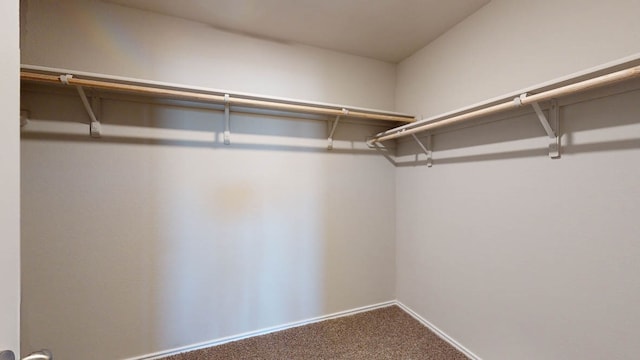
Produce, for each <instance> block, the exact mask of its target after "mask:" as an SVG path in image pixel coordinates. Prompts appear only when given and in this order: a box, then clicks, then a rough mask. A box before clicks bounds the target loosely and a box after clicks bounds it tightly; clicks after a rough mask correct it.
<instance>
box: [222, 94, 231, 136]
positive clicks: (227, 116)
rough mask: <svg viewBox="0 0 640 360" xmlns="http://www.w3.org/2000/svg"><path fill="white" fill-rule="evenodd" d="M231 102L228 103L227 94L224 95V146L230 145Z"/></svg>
mask: <svg viewBox="0 0 640 360" xmlns="http://www.w3.org/2000/svg"><path fill="white" fill-rule="evenodd" d="M230 107H231V102H230V101H229V94H224V144H225V145H230V144H231V114H230V110H231V109H230Z"/></svg>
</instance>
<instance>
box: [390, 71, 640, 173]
mask: <svg viewBox="0 0 640 360" xmlns="http://www.w3.org/2000/svg"><path fill="white" fill-rule="evenodd" d="M639 102H640V81H632V82H628V83H625V84H619V85H616V86H612V87H608V88H605V89H599V90H596V91H590V92H588V93H584V94H579V95H574V96H572V97H567V98H564V99H561V100H560V101H559V106H560V132H559V133H560V135H561V150H560V154H561V156H571V155H579V154H581V153H589V152H601V151H618V150H630V149H638V148H640V129H639V127H638V124H639V123H640V115H638V110H637V104H638V103H639ZM541 105H542V107H543V109H548V106H549V105H548V104H547V103H543V104H541ZM545 112H546V113H548V112H547V111H545ZM427 136H428V135H425V134H420V135H419V138H420V140H421V141H422V142H423V143H426V142H427V141H426V140H427ZM431 144H432V147H433V149H431V150H433V155H432V156H433V164H434V166H435V165H446V164H457V163H468V162H478V161H495V160H507V159H517V158H531V157H548V156H549V150H548V145H549V138H548V137H547V136H546V134H545V132H544V130H543V128H542V126H541V124H540V122H539V120H538V118H537V116H536V115H535V113H534V112H533V109H532V108H530V107H528V108H524V109H518V110H514V111H511V112H508V113H505V114H498V115H494V116H490V117H486V118H482V119H478V120H476V121H472V122H470V123H467V124H463V125H458V126H456V127H450V128H443V129H442V130H436V132H434V133H433V134H432V139H431ZM390 161H392V162H393V163H394V165H395V166H398V167H411V166H425V165H427V163H428V162H427V160H426V156H425V155H424V154H423V152H422V150H421V149H420V148H419V147H418V145H417V144H416V143H415V142H414V140H413V139H412V138H411V137H406V138H402V139H401V140H400V141H399V142H398V147H397V152H396V158H395V159H391V160H390Z"/></svg>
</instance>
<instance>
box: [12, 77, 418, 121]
mask: <svg viewBox="0 0 640 360" xmlns="http://www.w3.org/2000/svg"><path fill="white" fill-rule="evenodd" d="M20 78H21V80H22V81H28V82H38V83H49V84H65V85H72V86H75V87H78V88H90V89H98V90H105V91H114V92H123V93H130V94H139V95H147V96H154V97H159V98H168V99H179V100H188V101H196V102H207V103H217V104H225V105H227V106H229V105H231V106H238V107H249V108H259V109H265V110H276V111H286V112H295V113H303V114H316V115H329V116H336V117H349V118H360V119H367V120H381V121H391V122H401V123H411V122H414V121H416V118H415V116H413V115H408V114H402V113H397V112H388V111H382V110H372V109H364V108H358V107H351V106H342V105H335V104H323V103H316V102H309V101H299V100H294V99H283V98H276V97H267V96H259V95H249V94H242V93H234V92H228V91H222V90H213V89H206V88H197V87H188V86H182V85H176V84H165V83H159V82H152V81H146V80H140V79H131V78H119V77H112V76H106V75H99V74H90V73H81V72H74V71H67V70H62V69H52V68H44V67H38V66H30V65H22V68H21V72H20Z"/></svg>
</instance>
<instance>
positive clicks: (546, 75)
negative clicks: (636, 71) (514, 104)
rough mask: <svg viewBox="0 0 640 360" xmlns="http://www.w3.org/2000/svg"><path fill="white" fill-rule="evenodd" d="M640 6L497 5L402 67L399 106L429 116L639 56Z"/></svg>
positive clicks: (620, 0) (574, 2)
mask: <svg viewBox="0 0 640 360" xmlns="http://www.w3.org/2000/svg"><path fill="white" fill-rule="evenodd" d="M638 8H640V1H638V0H616V1H609V2H602V1H594V0H590V1H584V0H562V1H555V2H553V4H551V3H547V2H542V1H524V0H516V1H504V0H493V1H491V2H490V3H489V4H487V5H485V6H484V7H483V8H481V9H480V10H479V11H478V12H476V13H475V14H473V15H472V16H470V17H469V18H467V19H466V20H465V21H463V22H462V23H460V24H458V25H457V26H455V27H454V28H452V29H451V30H449V31H448V32H447V33H445V34H443V35H442V36H441V37H440V38H438V39H437V40H436V41H434V42H433V43H431V44H430V45H428V46H426V47H425V48H423V49H422V50H420V51H418V52H417V53H416V54H414V55H413V56H411V57H410V58H408V59H406V60H404V61H402V62H401V63H400V64H399V65H398V83H397V90H396V97H397V102H396V107H397V109H399V110H402V111H408V112H410V113H415V114H422V115H423V117H425V118H426V117H429V116H433V115H437V114H441V113H443V112H447V111H452V110H456V109H458V108H461V107H464V106H468V105H471V104H474V103H477V102H480V101H483V100H487V99H490V98H493V97H496V96H500V95H503V94H506V93H510V92H512V91H516V90H518V89H522V88H526V87H529V86H532V85H536V84H539V83H542V82H545V81H548V80H551V79H555V78H558V77H562V76H565V75H568V74H571V73H574V72H577V71H580V70H584V69H588V68H591V67H594V66H597V65H600V64H603V63H606V62H609V61H612V60H616V59H620V58H623V57H626V56H629V55H632V54H636V53H638V52H640V48H639V47H638V45H637V44H638V43H640V22H638V21H637V19H636V16H635V12H636V10H637V9H638Z"/></svg>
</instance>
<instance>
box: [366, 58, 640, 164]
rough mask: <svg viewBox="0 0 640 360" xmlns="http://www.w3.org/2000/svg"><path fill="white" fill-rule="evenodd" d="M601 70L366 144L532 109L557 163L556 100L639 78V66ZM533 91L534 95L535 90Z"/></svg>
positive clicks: (411, 126)
mask: <svg viewBox="0 0 640 360" xmlns="http://www.w3.org/2000/svg"><path fill="white" fill-rule="evenodd" d="M636 60H637V59H636ZM603 70H605V69H603V68H600V69H598V70H597V71H596V70H593V72H592V75H593V76H594V77H592V78H590V79H587V80H582V81H577V82H575V83H570V84H568V85H563V84H564V83H566V82H567V81H568V79H566V78H563V79H559V80H557V81H556V82H555V84H551V83H546V84H544V88H549V87H552V86H554V85H555V86H557V87H553V88H550V89H549V90H544V91H541V92H539V93H534V94H526V93H525V94H522V95H519V96H516V98H515V99H514V98H512V96H514V95H517V94H518V93H519V92H518V93H516V94H514V95H509V96H508V97H507V96H505V97H503V98H502V100H490V101H486V102H485V103H484V104H482V105H473V106H471V107H468V108H463V109H460V110H457V111H453V112H450V113H446V114H442V115H438V116H434V117H431V118H428V119H422V120H419V121H416V122H414V123H410V124H406V125H401V126H398V127H395V128H393V129H390V130H387V131H384V132H381V133H378V134H376V135H374V136H372V137H370V138H369V139H368V140H367V144H368V145H370V146H371V145H375V144H376V143H380V142H384V141H388V140H393V139H397V138H401V137H405V136H407V135H413V134H415V133H418V132H423V131H433V130H435V129H438V128H443V127H448V126H452V125H454V124H459V123H463V122H466V121H470V120H473V119H476V118H481V117H486V116H489V115H493V114H497V113H501V112H504V111H509V110H513V109H514V108H518V107H521V106H524V105H532V106H533V109H534V110H535V112H536V114H537V115H538V118H539V119H540V122H541V124H542V126H543V127H544V129H545V132H546V133H547V135H548V136H549V139H551V141H550V145H549V157H551V158H552V159H557V158H559V157H560V136H559V134H560V127H559V123H560V116H559V110H558V104H557V102H556V99H559V98H562V97H564V96H569V95H572V94H576V93H580V92H584V91H588V90H592V89H596V88H600V87H605V86H609V85H613V84H617V83H619V82H622V81H627V80H632V79H637V78H640V66H638V65H636V66H633V67H629V68H626V69H623V70H618V71H614V72H610V73H608V74H605V75H597V74H596V73H600V72H602V71H603ZM587 75H589V74H588V73H584V74H581V75H579V76H580V77H584V76H587ZM596 75H597V76H596ZM576 79H578V75H576ZM532 91H535V88H534V89H533V90H532ZM543 101H550V103H551V106H550V110H549V118H550V121H549V120H547V117H546V116H545V114H544V112H543V111H542V109H541V108H540V106H539V103H540V102H543ZM554 128H555V130H554Z"/></svg>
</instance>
